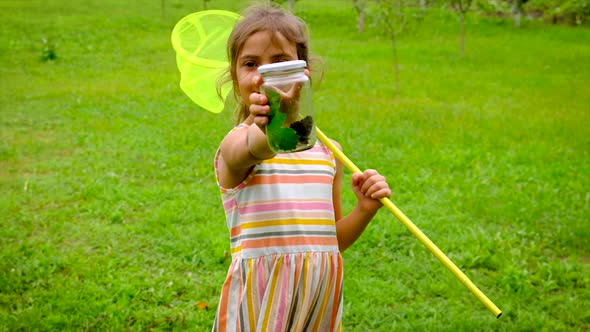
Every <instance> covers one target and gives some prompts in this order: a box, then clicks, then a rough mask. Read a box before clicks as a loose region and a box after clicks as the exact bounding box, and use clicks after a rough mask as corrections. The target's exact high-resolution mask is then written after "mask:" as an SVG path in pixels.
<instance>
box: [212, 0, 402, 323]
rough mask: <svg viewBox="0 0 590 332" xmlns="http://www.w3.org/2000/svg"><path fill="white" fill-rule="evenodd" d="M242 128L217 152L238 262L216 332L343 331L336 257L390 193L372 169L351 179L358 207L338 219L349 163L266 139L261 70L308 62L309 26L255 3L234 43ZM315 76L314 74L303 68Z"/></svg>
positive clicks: (231, 51)
mask: <svg viewBox="0 0 590 332" xmlns="http://www.w3.org/2000/svg"><path fill="white" fill-rule="evenodd" d="M228 55H229V59H230V68H229V76H230V77H231V80H232V82H233V87H234V92H235V94H236V97H237V98H238V100H240V105H239V109H238V115H237V122H238V124H237V126H236V127H235V128H234V129H232V130H231V131H230V132H229V133H228V134H227V136H226V137H225V138H224V139H223V140H222V142H221V145H220V147H219V149H218V151H217V154H216V156H215V172H216V177H217V182H218V185H219V187H220V189H221V195H222V200H223V207H224V209H225V214H226V219H227V220H226V222H227V226H228V228H229V232H230V244H231V252H232V263H231V266H230V268H229V271H228V274H227V278H226V280H225V283H224V284H223V288H222V292H221V299H220V303H219V307H218V309H217V315H216V319H215V323H214V327H213V330H214V331H339V330H340V329H341V317H342V277H343V267H342V258H341V256H340V252H342V251H343V250H345V249H346V248H348V247H349V246H350V245H351V244H353V243H354V242H355V240H356V239H357V238H358V237H359V236H360V234H361V233H362V232H363V230H364V229H365V227H366V226H367V224H368V223H369V222H370V221H371V219H372V218H373V216H374V215H375V214H376V213H377V211H378V209H379V208H380V207H381V203H380V201H379V198H382V197H389V196H390V194H391V191H390V189H389V186H388V185H387V183H386V182H385V178H384V177H383V176H381V175H380V174H379V173H377V172H376V171H374V170H366V171H365V172H363V173H359V174H353V175H352V190H353V191H354V193H355V195H356V197H357V204H356V206H355V207H354V209H353V210H352V211H351V212H350V213H349V214H348V215H346V216H343V215H342V207H341V199H340V197H341V193H340V190H341V178H342V172H343V167H342V165H340V163H338V162H336V161H335V159H334V157H333V155H332V153H331V152H330V151H329V150H328V149H327V148H326V147H325V146H324V145H323V144H321V143H319V142H318V143H316V145H315V146H314V147H313V148H311V149H309V150H306V151H301V152H295V153H287V154H277V155H275V154H274V153H273V152H272V150H271V149H270V148H269V146H268V143H267V140H266V136H265V134H264V128H265V125H266V124H267V123H268V117H267V114H268V112H269V110H270V108H269V106H268V104H267V103H268V98H267V97H266V96H265V95H263V94H261V93H260V86H261V85H262V79H261V77H260V76H259V75H258V73H257V67H258V66H261V65H264V64H270V63H274V62H279V61H288V60H298V59H299V60H305V61H307V62H308V63H309V54H308V37H307V29H306V26H305V24H304V23H303V22H302V21H301V20H299V19H298V18H297V17H295V16H293V15H291V14H289V13H287V12H284V11H283V10H281V9H280V8H278V7H273V6H271V5H258V6H254V7H251V8H250V9H249V10H248V11H247V12H246V15H244V17H243V18H242V19H241V20H240V21H239V22H238V23H237V24H236V26H235V27H234V30H233V32H232V34H231V35H230V38H229V40H228ZM307 74H309V72H307Z"/></svg>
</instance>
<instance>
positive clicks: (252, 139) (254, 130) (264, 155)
mask: <svg viewBox="0 0 590 332" xmlns="http://www.w3.org/2000/svg"><path fill="white" fill-rule="evenodd" d="M246 147H247V149H248V152H249V153H250V155H251V156H252V157H254V158H255V159H257V160H266V159H270V158H273V157H274V156H275V155H276V154H275V153H274V152H273V151H272V150H271V149H270V147H269V146H268V142H267V140H266V135H265V134H264V133H263V132H262V129H261V128H259V127H258V126H257V125H255V124H251V125H250V127H248V131H247V133H246Z"/></svg>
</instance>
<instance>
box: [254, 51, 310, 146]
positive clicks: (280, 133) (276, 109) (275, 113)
mask: <svg viewBox="0 0 590 332" xmlns="http://www.w3.org/2000/svg"><path fill="white" fill-rule="evenodd" d="M306 67H307V63H306V62H305V61H303V60H294V61H285V62H277V63H273V64H269V65H263V66H260V67H258V72H259V73H260V75H261V76H262V79H263V81H264V83H263V85H262V87H261V92H262V93H263V94H264V95H266V96H267V98H268V105H269V106H270V113H269V115H268V120H269V122H268V124H267V125H266V137H267V139H268V145H269V146H270V148H271V149H272V150H273V152H275V153H287V152H296V151H302V150H306V149H309V148H311V147H313V146H314V144H315V142H316V133H315V125H314V120H313V105H312V93H311V85H310V81H309V77H307V75H305V73H304V71H305V68H306Z"/></svg>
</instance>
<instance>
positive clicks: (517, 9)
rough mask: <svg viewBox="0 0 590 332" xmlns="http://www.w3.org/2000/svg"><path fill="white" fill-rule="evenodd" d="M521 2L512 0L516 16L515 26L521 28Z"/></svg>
mask: <svg viewBox="0 0 590 332" xmlns="http://www.w3.org/2000/svg"><path fill="white" fill-rule="evenodd" d="M520 1H521V0H512V14H513V15H514V26H516V27H517V28H520V19H521V17H522V4H521V2H520Z"/></svg>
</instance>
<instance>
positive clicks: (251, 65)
mask: <svg viewBox="0 0 590 332" xmlns="http://www.w3.org/2000/svg"><path fill="white" fill-rule="evenodd" d="M243 66H244V67H248V68H256V67H258V66H257V65H256V62H254V61H246V62H244V64H243Z"/></svg>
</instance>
